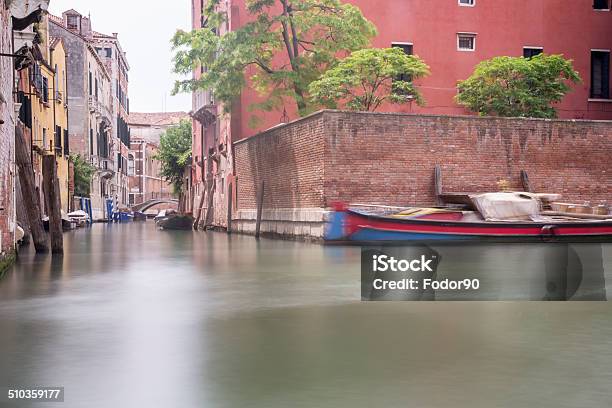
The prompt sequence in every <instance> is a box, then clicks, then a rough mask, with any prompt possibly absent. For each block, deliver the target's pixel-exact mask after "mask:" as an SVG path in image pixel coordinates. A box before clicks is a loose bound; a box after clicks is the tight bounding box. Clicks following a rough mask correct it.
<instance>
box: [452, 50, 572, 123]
mask: <svg viewBox="0 0 612 408" xmlns="http://www.w3.org/2000/svg"><path fill="white" fill-rule="evenodd" d="M580 81H581V79H580V76H579V75H578V72H576V71H574V68H573V66H572V61H571V60H567V59H565V58H563V56H562V55H546V54H540V55H537V56H535V57H532V58H523V57H496V58H493V59H490V60H486V61H482V62H481V63H480V64H478V65H477V66H476V69H475V71H474V73H473V74H472V76H471V77H469V78H468V79H466V80H465V81H460V82H459V84H458V94H457V96H456V100H457V102H458V103H459V104H461V105H464V106H466V107H467V108H468V109H470V110H472V111H474V112H477V113H479V114H481V115H497V116H508V117H534V118H555V117H556V116H557V111H556V110H555V108H554V107H553V106H552V104H553V103H555V102H560V101H561V100H562V99H563V97H564V96H565V95H566V94H567V93H568V92H569V91H570V89H571V88H570V86H569V83H579V82H580Z"/></svg>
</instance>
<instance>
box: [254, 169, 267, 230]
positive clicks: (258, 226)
mask: <svg viewBox="0 0 612 408" xmlns="http://www.w3.org/2000/svg"><path fill="white" fill-rule="evenodd" d="M264 188H265V182H264V181H263V180H262V181H261V187H260V188H259V191H258V194H257V221H256V224H255V238H259V232H260V230H261V213H262V212H263V200H264Z"/></svg>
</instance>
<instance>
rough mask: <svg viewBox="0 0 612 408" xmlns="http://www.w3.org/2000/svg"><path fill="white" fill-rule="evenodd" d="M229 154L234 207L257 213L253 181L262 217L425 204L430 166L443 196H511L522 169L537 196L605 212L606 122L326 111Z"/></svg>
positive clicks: (609, 182)
mask: <svg viewBox="0 0 612 408" xmlns="http://www.w3.org/2000/svg"><path fill="white" fill-rule="evenodd" d="M321 144H323V145H324V148H323V147H322V146H321ZM235 154H236V163H235V165H236V174H237V176H238V202H239V205H240V206H241V207H242V208H254V207H255V191H254V184H255V183H256V181H257V180H261V179H265V180H266V186H268V185H270V188H266V201H265V206H266V207H267V208H292V207H293V208H297V207H316V206H327V205H329V204H330V202H332V201H334V200H344V201H348V202H360V203H379V204H389V205H410V204H416V205H430V204H433V203H434V194H433V169H434V166H435V165H436V164H440V166H441V167H442V176H443V186H444V190H445V191H465V192H479V191H483V192H484V191H493V190H496V189H497V182H498V181H499V180H501V179H506V180H508V181H510V182H511V184H512V187H513V188H517V189H519V188H520V170H521V169H524V170H526V171H527V172H528V175H529V178H530V181H531V185H532V188H533V189H534V190H535V191H538V192H558V193H561V194H562V195H563V199H564V200H571V201H585V200H589V201H591V202H593V203H598V202H600V201H608V202H610V203H612V166H611V165H610V163H611V162H612V160H611V159H610V158H611V157H612V122H595V121H549V120H533V119H504V118H479V117H459V116H456V117H450V116H422V115H405V114H382V113H350V112H336V111H326V112H323V113H318V114H315V115H313V116H311V117H308V118H305V119H303V120H301V121H298V122H296V123H292V124H289V125H286V126H283V127H280V128H276V129H273V130H271V131H268V132H266V133H263V134H260V135H258V136H255V137H254V138H251V139H248V140H246V141H243V142H240V143H237V144H235ZM276 163H278V164H276Z"/></svg>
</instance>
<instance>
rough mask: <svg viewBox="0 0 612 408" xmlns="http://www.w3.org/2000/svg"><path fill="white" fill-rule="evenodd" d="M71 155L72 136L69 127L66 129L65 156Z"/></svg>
mask: <svg viewBox="0 0 612 408" xmlns="http://www.w3.org/2000/svg"><path fill="white" fill-rule="evenodd" d="M69 155H70V136H68V129H64V156H66V157H68V156H69Z"/></svg>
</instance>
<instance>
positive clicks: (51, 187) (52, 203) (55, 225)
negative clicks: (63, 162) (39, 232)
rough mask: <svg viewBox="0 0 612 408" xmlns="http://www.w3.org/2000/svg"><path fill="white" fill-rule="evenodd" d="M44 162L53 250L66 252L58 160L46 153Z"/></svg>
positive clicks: (45, 188)
mask: <svg viewBox="0 0 612 408" xmlns="http://www.w3.org/2000/svg"><path fill="white" fill-rule="evenodd" d="M42 162H43V193H44V195H45V203H46V207H47V216H48V217H49V235H50V237H51V252H53V253H54V254H61V253H63V252H64V237H63V231H62V213H61V211H62V210H61V208H62V207H61V202H60V190H59V180H58V179H57V162H56V161H55V155H53V154H46V155H44V156H43V157H42Z"/></svg>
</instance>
